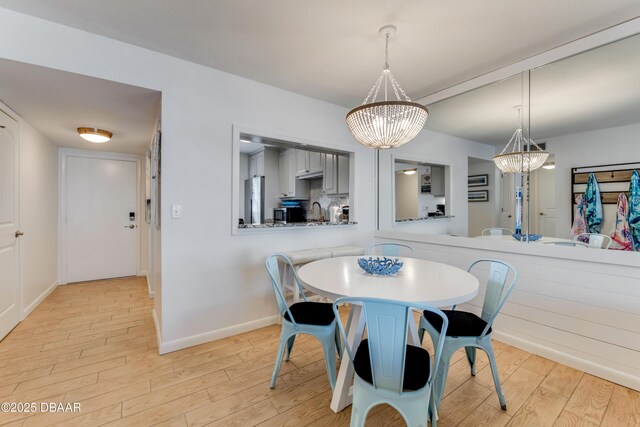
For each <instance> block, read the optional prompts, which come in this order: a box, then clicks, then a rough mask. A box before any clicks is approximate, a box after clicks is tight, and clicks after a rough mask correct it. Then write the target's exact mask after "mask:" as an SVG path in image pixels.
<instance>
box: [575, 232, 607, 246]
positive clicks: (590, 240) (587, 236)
mask: <svg viewBox="0 0 640 427" xmlns="http://www.w3.org/2000/svg"><path fill="white" fill-rule="evenodd" d="M573 240H575V241H576V242H583V243H586V244H587V245H588V246H589V247H590V248H596V249H609V246H611V240H612V239H611V237H609V236H607V235H606V234H598V233H581V234H578V235H577V236H575V237H574V238H573Z"/></svg>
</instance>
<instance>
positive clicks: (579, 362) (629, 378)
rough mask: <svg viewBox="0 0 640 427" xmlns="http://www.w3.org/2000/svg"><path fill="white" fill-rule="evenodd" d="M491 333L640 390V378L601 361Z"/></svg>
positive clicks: (495, 336)
mask: <svg viewBox="0 0 640 427" xmlns="http://www.w3.org/2000/svg"><path fill="white" fill-rule="evenodd" d="M491 335H492V336H493V337H494V338H495V339H497V340H498V341H502V342H504V343H506V344H509V345H512V346H514V347H518V348H520V349H522V350H525V351H528V352H530V353H533V354H537V355H538V356H542V357H546V358H547V359H550V360H553V361H555V362H558V363H562V364H563V365H567V366H570V367H572V368H574V369H579V370H581V371H584V372H587V373H589V374H592V375H595V376H598V377H600V378H604V379H606V380H609V381H612V382H614V383H616V384H620V385H623V386H625V387H629V388H632V389H634V390H639V391H640V378H639V377H637V376H634V375H631V374H629V373H627V372H623V371H620V370H617V369H614V368H612V367H611V366H604V365H601V364H599V363H595V362H592V361H590V360H587V359H583V358H580V357H576V356H574V355H572V354H567V353H564V352H562V351H560V350H558V349H555V348H551V347H547V346H545V345H542V344H538V343H535V342H531V341H528V340H525V339H523V338H520V337H517V336H515V335H511V334H507V333H504V332H500V331H496V330H494V331H493V332H492V333H491Z"/></svg>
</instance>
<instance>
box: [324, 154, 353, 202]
mask: <svg viewBox="0 0 640 427" xmlns="http://www.w3.org/2000/svg"><path fill="white" fill-rule="evenodd" d="M322 156H323V157H324V161H323V175H322V177H323V180H322V190H323V191H324V192H325V194H329V195H338V194H348V193H349V156H348V155H343V154H323V155H322Z"/></svg>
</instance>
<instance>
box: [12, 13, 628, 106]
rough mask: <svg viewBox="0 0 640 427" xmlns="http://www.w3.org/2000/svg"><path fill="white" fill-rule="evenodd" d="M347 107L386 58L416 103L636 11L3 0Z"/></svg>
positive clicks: (358, 98)
mask: <svg viewBox="0 0 640 427" xmlns="http://www.w3.org/2000/svg"><path fill="white" fill-rule="evenodd" d="M0 6H2V7H6V8H9V9H13V10H16V11H19V12H24V13H27V14H30V15H34V16H37V17H40V18H44V19H47V20H51V21H55V22H59V23H62V24H65V25H69V26H72V27H76V28H80V29H83V30H86V31H90V32H92V33H97V34H102V35H105V36H107V37H111V38H114V39H118V40H122V41H125V42H128V43H132V44H135V45H139V46H143V47H146V48H149V49H152V50H155V51H159V52H163V53H166V54H169V55H173V56H176V57H180V58H184V59H187V60H190V61H193V62H197V63H200V64H204V65H208V66H211V67H214V68H217V69H220V70H223V71H227V72H230V73H233V74H237V75H240V76H244V77H248V78H250V79H254V80H257V81H261V82H265V83H268V84H271V85H273V86H276V87H281V88H284V89H287V90H291V91H293V92H297V93H301V94H304V95H308V96H311V97H314V98H318V99H323V100H327V101H329V102H332V103H336V104H339V105H344V106H347V107H351V106H355V105H358V104H359V103H360V102H361V101H362V99H363V98H364V96H365V95H366V94H367V92H368V90H369V88H370V86H372V85H373V82H374V81H375V79H376V77H377V75H378V73H379V71H380V70H381V68H382V66H383V63H384V57H383V53H384V46H383V40H382V39H381V38H380V37H379V36H378V34H377V32H378V28H379V27H381V26H382V25H384V24H388V23H392V24H395V25H397V26H398V34H397V37H396V38H394V39H393V40H392V42H391V57H390V62H391V66H392V69H393V70H394V74H395V75H396V77H397V79H398V80H399V82H400V83H401V84H402V85H403V87H404V88H405V90H406V92H407V93H408V94H409V95H410V96H411V97H412V98H414V99H418V98H421V97H423V96H425V95H428V94H430V93H433V92H436V91H438V90H440V89H443V88H446V87H448V86H451V85H453V84H456V83H459V82H461V81H464V80H467V79H469V78H472V77H475V76H478V75H480V74H483V73H486V72H489V71H492V70H495V69H498V68H501V67H503V66H506V65H509V64H511V63H514V62H516V61H518V60H521V59H524V58H527V57H530V56H532V55H534V54H538V53H540V52H543V51H545V50H548V49H550V48H553V47H556V46H558V45H561V44H563V43H566V42H569V41H572V40H575V39H578V38H580V37H583V36H585V35H588V34H591V33H594V32H597V31H599V30H602V29H605V28H608V27H610V26H613V25H615V24H618V23H620V22H623V21H626V20H629V19H631V18H634V17H637V16H639V15H640V2H639V1H637V0H616V1H611V0H563V1H557V0H536V1H531V0H483V1H463V0H450V1H441V0H402V1H390V0H352V1H344V0H325V1H313V2H312V1H300V0H277V1H275V0H272V1H264V0H234V1H201V0H200V1H197V0H181V1H175V0H109V1H97V0H94V1H87V0H56V1H51V0H0Z"/></svg>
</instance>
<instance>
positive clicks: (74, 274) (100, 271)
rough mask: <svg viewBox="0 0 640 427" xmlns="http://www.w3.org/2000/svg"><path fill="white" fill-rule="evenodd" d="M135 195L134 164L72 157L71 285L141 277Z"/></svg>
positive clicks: (68, 221)
mask: <svg viewBox="0 0 640 427" xmlns="http://www.w3.org/2000/svg"><path fill="white" fill-rule="evenodd" d="M136 190H137V164H136V162H135V161H132V160H112V159H101V158H86V157H71V156H69V157H67V162H66V203H65V206H66V227H65V228H66V236H65V237H66V238H65V242H66V264H67V271H66V273H67V274H66V281H67V282H82V281H86V280H97V279H106V278H111V277H123V276H134V275H136V274H137V270H138V259H139V249H138V246H139V241H140V240H139V228H138V221H139V215H138V212H137V203H136V201H137V199H136V194H137V191H136ZM132 214H133V220H132V219H131V215H132Z"/></svg>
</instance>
